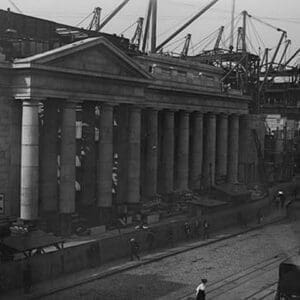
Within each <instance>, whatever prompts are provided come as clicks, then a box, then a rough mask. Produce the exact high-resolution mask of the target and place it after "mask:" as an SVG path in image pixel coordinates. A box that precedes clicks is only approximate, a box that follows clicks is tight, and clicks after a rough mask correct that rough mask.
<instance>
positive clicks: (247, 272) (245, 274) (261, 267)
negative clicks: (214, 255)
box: [176, 247, 298, 300]
mask: <svg viewBox="0 0 300 300" xmlns="http://www.w3.org/2000/svg"><path fill="white" fill-rule="evenodd" d="M297 249H298V247H294V248H291V249H289V250H288V251H287V252H288V253H289V255H287V253H286V252H280V253H278V254H277V255H275V256H272V257H271V258H270V259H268V260H266V261H263V262H259V263H257V264H254V265H252V266H250V267H248V268H246V269H244V270H243V271H241V272H239V273H235V274H232V275H230V276H227V277H226V278H223V279H220V280H218V281H215V282H213V283H212V284H210V285H208V286H207V289H208V292H207V296H208V297H211V296H212V295H213V296H214V297H218V296H221V295H222V294H223V293H224V292H225V291H226V292H229V291H232V290H233V289H235V288H237V287H239V286H241V285H243V284H245V283H246V282H247V281H248V280H249V277H250V279H253V278H255V277H256V276H257V273H259V274H263V273H266V272H269V271H272V270H274V269H277V268H278V263H279V262H281V261H282V260H283V259H285V258H287V257H290V256H291V257H293V256H295V255H292V253H293V252H294V251H295V250H297ZM252 276H253V278H252ZM237 283H238V284H237ZM276 283H277V281H275V282H272V283H271V284H270V286H274V285H275V286H276ZM264 289H268V286H267V287H264V288H263V289H260V290H259V291H256V292H255V293H253V294H252V295H250V296H249V297H247V298H244V299H255V300H259V299H265V298H266V297H267V296H268V295H270V294H272V293H273V292H274V291H271V292H269V294H268V295H264V296H263V297H262V298H253V297H255V296H256V295H259V293H262V292H263V291H264ZM194 294H195V292H194V291H193V292H189V293H186V294H184V295H181V296H180V297H178V298H176V300H187V299H190V298H191V297H192V296H193V295H194ZM212 299H214V298H212Z"/></svg>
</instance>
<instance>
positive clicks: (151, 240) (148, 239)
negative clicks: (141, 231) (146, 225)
mask: <svg viewBox="0 0 300 300" xmlns="http://www.w3.org/2000/svg"><path fill="white" fill-rule="evenodd" d="M154 240H155V236H154V232H153V230H152V229H149V230H148V233H147V237H146V242H147V245H148V251H150V250H152V249H153V244H154Z"/></svg>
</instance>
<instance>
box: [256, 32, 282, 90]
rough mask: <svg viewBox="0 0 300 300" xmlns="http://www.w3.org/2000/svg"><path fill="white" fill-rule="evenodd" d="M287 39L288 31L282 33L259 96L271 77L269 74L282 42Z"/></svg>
mask: <svg viewBox="0 0 300 300" xmlns="http://www.w3.org/2000/svg"><path fill="white" fill-rule="evenodd" d="M285 37H286V31H282V34H281V37H280V40H279V43H278V45H277V48H276V50H275V52H274V54H273V57H272V60H271V62H270V65H269V67H268V68H267V69H266V71H265V76H264V79H263V81H262V83H261V85H260V87H259V91H258V94H260V93H261V91H262V89H263V87H264V84H265V82H266V80H267V78H268V76H269V74H270V71H271V70H272V67H273V63H274V61H275V59H276V56H277V54H278V51H279V49H280V46H281V44H282V41H283V39H284V38H285Z"/></svg>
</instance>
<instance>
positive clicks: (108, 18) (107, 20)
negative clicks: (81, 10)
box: [98, 0, 130, 31]
mask: <svg viewBox="0 0 300 300" xmlns="http://www.w3.org/2000/svg"><path fill="white" fill-rule="evenodd" d="M129 1H130V0H124V1H123V2H122V3H121V4H120V5H119V6H117V7H116V8H115V9H114V10H113V11H112V13H111V14H110V15H109V16H107V17H106V18H105V20H104V21H103V22H102V24H101V25H100V26H99V30H98V31H100V30H101V29H102V28H103V27H104V26H105V25H106V24H107V23H108V22H109V21H110V20H111V19H112V18H113V17H114V16H115V15H116V14H117V13H118V12H119V11H120V10H121V9H122V8H123V7H124V6H125V5H126V4H127V3H128V2H129Z"/></svg>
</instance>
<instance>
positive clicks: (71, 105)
mask: <svg viewBox="0 0 300 300" xmlns="http://www.w3.org/2000/svg"><path fill="white" fill-rule="evenodd" d="M81 103H82V102H77V101H72V100H66V101H64V102H63V107H64V108H70V109H71V108H73V109H76V107H77V106H78V104H81Z"/></svg>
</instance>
